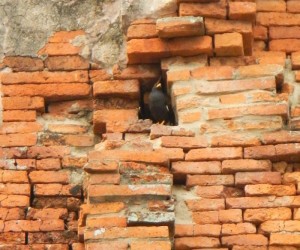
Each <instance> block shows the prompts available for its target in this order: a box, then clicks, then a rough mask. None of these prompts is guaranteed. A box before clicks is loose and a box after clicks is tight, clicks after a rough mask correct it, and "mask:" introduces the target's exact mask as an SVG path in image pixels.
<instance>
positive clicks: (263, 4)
mask: <svg viewBox="0 0 300 250" xmlns="http://www.w3.org/2000/svg"><path fill="white" fill-rule="evenodd" d="M256 9H257V12H271V11H272V12H285V11H286V2H285V1H284V0H256Z"/></svg>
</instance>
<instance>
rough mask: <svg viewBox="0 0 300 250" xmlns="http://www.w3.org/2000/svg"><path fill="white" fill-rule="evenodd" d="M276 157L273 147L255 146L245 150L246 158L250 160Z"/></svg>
mask: <svg viewBox="0 0 300 250" xmlns="http://www.w3.org/2000/svg"><path fill="white" fill-rule="evenodd" d="M275 155H276V152H275V147H274V146H273V145H267V146H255V147H248V148H245V149H244V157H245V158H249V159H270V157H273V156H275Z"/></svg>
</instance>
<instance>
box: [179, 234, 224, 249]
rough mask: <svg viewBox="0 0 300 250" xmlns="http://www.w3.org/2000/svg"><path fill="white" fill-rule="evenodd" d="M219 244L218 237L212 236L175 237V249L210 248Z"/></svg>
mask: <svg viewBox="0 0 300 250" xmlns="http://www.w3.org/2000/svg"><path fill="white" fill-rule="evenodd" d="M219 246H220V240H219V238H213V237H182V238H176V239H175V249H195V248H197V247H201V248H212V247H219Z"/></svg>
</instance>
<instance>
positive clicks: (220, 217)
mask: <svg viewBox="0 0 300 250" xmlns="http://www.w3.org/2000/svg"><path fill="white" fill-rule="evenodd" d="M193 220H194V221H195V222H196V223H197V224H211V223H239V222H242V210H240V209H229V210H220V211H209V212H196V213H193Z"/></svg>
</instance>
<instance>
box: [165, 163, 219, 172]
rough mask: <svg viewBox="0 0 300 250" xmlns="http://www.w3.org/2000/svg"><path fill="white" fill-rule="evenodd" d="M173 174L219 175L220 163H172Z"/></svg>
mask: <svg viewBox="0 0 300 250" xmlns="http://www.w3.org/2000/svg"><path fill="white" fill-rule="evenodd" d="M171 169H172V172H173V173H174V174H219V173H221V162H219V161H207V162H187V161H184V162H182V161H179V162H173V163H172V168H171Z"/></svg>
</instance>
